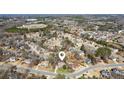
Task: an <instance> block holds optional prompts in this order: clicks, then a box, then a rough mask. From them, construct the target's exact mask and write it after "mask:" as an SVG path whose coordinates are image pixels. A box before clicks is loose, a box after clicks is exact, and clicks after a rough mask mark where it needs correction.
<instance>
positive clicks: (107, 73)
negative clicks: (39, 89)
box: [0, 15, 124, 79]
mask: <svg viewBox="0 0 124 93" xmlns="http://www.w3.org/2000/svg"><path fill="white" fill-rule="evenodd" d="M59 53H63V54H62V55H60V56H59ZM61 57H62V58H61ZM0 78H3V79H4V78H7V79H14V78H16V79H33V78H34V79H118V78H119V79H123V78H124V15H46V16H42V15H0Z"/></svg>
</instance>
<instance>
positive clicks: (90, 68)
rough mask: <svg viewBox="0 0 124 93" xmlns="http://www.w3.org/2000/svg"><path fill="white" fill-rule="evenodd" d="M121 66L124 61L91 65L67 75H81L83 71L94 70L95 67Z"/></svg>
mask: <svg viewBox="0 0 124 93" xmlns="http://www.w3.org/2000/svg"><path fill="white" fill-rule="evenodd" d="M119 66H124V63H123V64H107V65H95V66H90V67H86V68H82V69H80V70H78V71H75V72H73V73H70V74H67V75H66V76H67V77H77V76H81V75H82V74H83V73H86V72H88V71H91V70H94V69H103V68H108V67H119Z"/></svg>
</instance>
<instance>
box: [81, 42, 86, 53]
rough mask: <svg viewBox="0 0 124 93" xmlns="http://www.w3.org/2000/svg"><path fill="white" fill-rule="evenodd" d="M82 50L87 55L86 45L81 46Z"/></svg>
mask: <svg viewBox="0 0 124 93" xmlns="http://www.w3.org/2000/svg"><path fill="white" fill-rule="evenodd" d="M80 50H82V51H84V52H85V53H86V49H85V46H84V44H82V46H81V48H80Z"/></svg>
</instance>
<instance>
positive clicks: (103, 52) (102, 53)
mask: <svg viewBox="0 0 124 93" xmlns="http://www.w3.org/2000/svg"><path fill="white" fill-rule="evenodd" d="M110 55H111V49H109V48H107V47H100V48H98V49H97V50H96V56H99V57H101V58H102V59H106V58H107V57H109V56H110Z"/></svg>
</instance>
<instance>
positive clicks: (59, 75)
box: [55, 74, 65, 79]
mask: <svg viewBox="0 0 124 93" xmlns="http://www.w3.org/2000/svg"><path fill="white" fill-rule="evenodd" d="M55 79H65V75H63V74H58V75H57V76H56V77H55Z"/></svg>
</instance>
